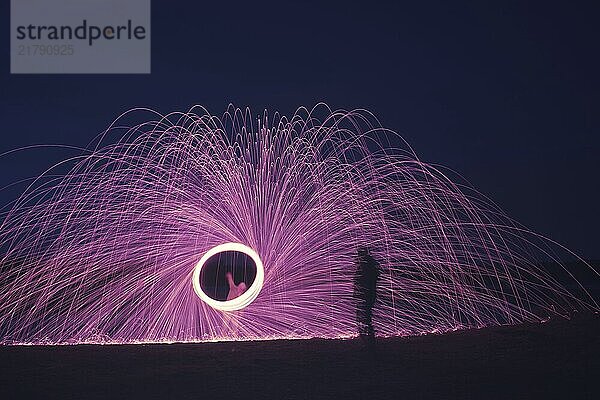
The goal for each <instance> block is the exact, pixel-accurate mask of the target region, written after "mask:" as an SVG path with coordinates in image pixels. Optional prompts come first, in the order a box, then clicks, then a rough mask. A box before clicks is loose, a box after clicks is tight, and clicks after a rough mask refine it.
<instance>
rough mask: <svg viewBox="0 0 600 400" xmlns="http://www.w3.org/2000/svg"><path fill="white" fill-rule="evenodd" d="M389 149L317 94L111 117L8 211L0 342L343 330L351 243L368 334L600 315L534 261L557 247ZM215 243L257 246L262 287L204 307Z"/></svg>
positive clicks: (369, 127) (349, 325)
mask: <svg viewBox="0 0 600 400" xmlns="http://www.w3.org/2000/svg"><path fill="white" fill-rule="evenodd" d="M146 113H152V114H151V115H152V117H150V119H151V120H150V121H148V120H147V119H146V121H147V122H144V123H141V124H140V123H129V124H128V123H127V121H129V120H131V119H133V118H140V117H144V118H148V117H147V114H146ZM138 120H139V119H138ZM123 125H125V126H127V127H126V128H124V127H123ZM114 135H118V139H117V140H114V139H111V138H112V137H114ZM111 141H112V142H111ZM387 143H403V142H402V141H401V139H400V137H399V136H398V135H397V134H395V133H393V132H390V131H388V130H385V129H383V128H381V127H380V126H379V124H378V123H377V121H376V119H375V118H374V117H373V116H372V115H371V114H369V113H368V112H366V111H352V112H346V111H336V112H332V111H331V110H330V109H329V108H327V107H326V106H325V105H319V106H317V107H315V108H314V109H313V110H310V111H309V110H307V109H303V108H301V109H299V110H298V111H297V112H296V114H295V115H294V116H292V117H291V118H286V117H284V116H281V115H279V114H275V115H272V116H270V115H269V114H267V113H265V114H264V115H263V116H262V118H259V119H257V118H256V117H255V116H254V117H253V116H252V114H251V113H250V111H248V110H246V111H241V110H239V109H234V108H233V107H230V108H229V109H228V111H227V112H226V113H225V114H224V116H223V117H221V118H218V117H214V116H212V115H210V114H209V113H208V112H206V110H204V109H202V108H200V107H195V108H193V109H192V110H190V111H189V112H187V113H172V114H169V115H167V116H162V115H158V114H157V113H153V112H150V111H149V110H133V111H130V112H128V113H126V114H125V115H123V116H121V117H120V118H119V119H117V121H116V122H115V123H114V124H113V125H112V126H111V127H110V128H109V129H108V130H107V131H106V132H105V133H104V134H103V135H102V137H101V138H99V140H98V142H97V143H96V144H95V146H93V148H91V149H90V150H88V151H87V152H86V153H85V154H83V155H82V156H80V157H78V158H75V159H73V160H70V162H72V165H71V167H70V170H69V172H68V173H66V174H62V175H59V176H57V175H56V174H54V175H53V174H52V172H51V171H50V172H49V173H47V174H44V175H42V176H41V177H39V178H38V179H37V180H35V182H34V183H33V184H32V185H31V186H30V187H29V188H28V189H27V190H26V191H25V193H24V194H23V195H22V196H21V197H20V198H19V199H18V201H17V202H16V203H15V204H14V205H13V206H12V208H11V209H10V210H9V211H8V212H6V213H5V215H4V218H3V221H2V225H1V231H0V245H1V248H2V251H3V255H2V270H1V277H0V278H1V281H2V284H3V290H2V291H1V292H0V341H1V342H2V343H83V342H101V343H124V342H131V343H136V342H163V341H201V340H218V339H232V340H236V339H264V338H277V337H284V338H290V337H348V336H352V335H354V334H355V332H356V322H355V306H354V302H353V283H352V282H353V275H354V269H355V255H356V252H357V249H359V248H364V247H366V248H368V249H370V251H371V253H372V254H373V255H374V257H375V258H376V259H377V260H378V262H379V263H380V265H381V276H380V281H379V288H378V300H377V304H376V306H375V311H374V312H375V314H374V320H375V326H376V329H377V332H378V334H380V335H414V334H421V333H425V332H443V331H448V330H455V329H461V328H468V327H482V326H488V325H495V324H507V323H508V324H510V323H518V322H522V321H536V320H540V319H543V318H546V317H547V316H549V315H552V314H568V313H570V312H571V311H572V310H574V309H577V310H582V309H587V310H592V311H597V310H598V304H597V303H596V302H595V300H594V299H593V298H592V297H591V296H590V295H589V294H588V293H587V291H585V289H584V288H583V287H581V285H578V282H577V279H576V277H575V276H573V275H571V272H570V271H566V270H564V269H560V268H559V269H558V270H554V272H552V273H551V272H549V270H547V269H545V268H543V266H542V264H541V263H540V262H539V260H542V259H548V260H552V259H556V257H557V255H556V254H557V252H561V251H565V252H566V250H565V249H563V248H562V247H561V246H559V245H557V244H555V243H553V242H551V241H550V240H548V239H544V238H542V237H540V236H538V235H535V234H534V233H531V232H529V231H527V230H526V229H524V228H523V227H521V226H520V225H518V224H517V223H515V222H513V221H512V220H511V219H509V218H508V217H507V216H505V215H504V214H503V213H502V212H501V211H500V210H499V209H498V208H497V207H495V206H494V205H493V203H491V202H490V201H489V200H487V199H485V197H484V196H482V195H480V194H478V193H477V192H476V191H474V190H473V189H472V188H470V187H469V186H468V185H466V184H459V183H456V182H459V181H461V180H460V179H458V178H456V179H455V178H452V180H451V179H449V178H448V177H447V175H446V174H445V173H444V172H442V170H441V169H439V168H435V167H433V166H432V165H428V164H426V163H424V162H421V161H420V160H419V159H418V158H417V156H416V155H415V154H414V153H413V151H412V150H411V149H410V147H409V146H408V145H404V147H403V148H397V146H396V147H393V146H389V145H387ZM224 244H230V245H228V246H234V248H233V250H235V249H247V251H246V253H247V255H249V256H250V257H254V256H256V257H255V258H254V260H255V261H256V260H258V262H259V263H260V268H258V271H257V277H256V279H255V283H256V282H257V281H258V282H259V284H260V285H259V284H256V285H255V287H254V289H252V290H250V289H249V290H248V291H247V292H246V293H244V295H242V296H240V298H239V299H240V300H239V301H238V302H237V303H230V302H213V303H214V304H211V301H210V299H207V298H204V299H203V296H202V294H203V291H202V289H201V288H200V285H199V283H197V280H198V279H199V278H198V274H199V273H200V272H198V271H199V269H201V268H202V265H203V262H204V261H203V262H202V263H201V262H200V260H202V258H203V257H204V256H205V255H206V254H207V253H208V252H210V251H211V249H215V248H217V246H220V245H224ZM231 244H233V245H231ZM235 246H242V247H239V248H238V247H235ZM230 250H231V249H230ZM216 251H217V252H218V250H216ZM243 251H245V250H243ZM207 257H208V256H207ZM205 258H206V257H205ZM591 271H592V273H593V276H594V278H595V279H597V278H598V275H597V273H596V271H593V270H591ZM588 272H589V271H588ZM194 274H197V275H196V276H194ZM251 288H252V286H251ZM195 289H196V290H195ZM244 296H245V297H244ZM236 300H237V299H236ZM223 304H224V306H223Z"/></svg>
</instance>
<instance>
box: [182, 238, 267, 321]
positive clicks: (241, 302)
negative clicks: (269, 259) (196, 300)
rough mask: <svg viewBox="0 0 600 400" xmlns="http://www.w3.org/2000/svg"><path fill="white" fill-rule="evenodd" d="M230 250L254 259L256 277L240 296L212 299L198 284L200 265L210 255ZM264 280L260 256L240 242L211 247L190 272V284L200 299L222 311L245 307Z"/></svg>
mask: <svg viewBox="0 0 600 400" xmlns="http://www.w3.org/2000/svg"><path fill="white" fill-rule="evenodd" d="M231 251H237V252H240V253H243V254H246V255H247V256H248V257H250V258H251V259H252V261H254V264H255V265H256V277H255V278H254V282H252V284H251V285H250V287H249V288H248V289H247V290H246V291H245V292H244V293H242V294H241V295H240V296H238V297H236V298H234V299H231V300H227V301H220V300H216V299H213V298H212V297H210V296H208V295H207V294H206V293H205V292H204V290H202V286H201V284H200V272H201V271H202V267H203V266H204V264H205V263H206V262H207V261H208V260H209V259H210V258H211V257H213V256H215V255H217V254H219V253H222V252H231ZM264 280H265V270H264V268H263V263H262V261H261V259H260V257H259V256H258V253H256V251H254V250H252V249H251V248H250V247H248V246H245V245H243V244H241V243H224V244H220V245H218V246H215V247H213V248H212V249H210V250H209V251H207V252H206V253H205V254H204V255H203V256H202V258H201V259H200V261H198V264H196V267H195V268H194V273H193V274H192V285H193V287H194V291H195V292H196V294H197V295H198V297H200V299H202V301H204V302H205V303H206V304H208V305H209V306H211V307H212V308H214V309H216V310H222V311H235V310H241V309H242V308H245V307H247V306H248V305H250V303H252V302H253V301H254V300H255V299H256V297H257V296H258V294H259V293H260V291H261V289H262V286H263V282H264Z"/></svg>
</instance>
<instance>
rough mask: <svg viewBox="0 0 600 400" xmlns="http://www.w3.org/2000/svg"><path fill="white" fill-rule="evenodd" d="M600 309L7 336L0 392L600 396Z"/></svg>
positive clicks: (0, 351) (8, 395) (67, 395)
mask: <svg viewBox="0 0 600 400" xmlns="http://www.w3.org/2000/svg"><path fill="white" fill-rule="evenodd" d="M599 328H600V318H598V317H597V316H586V317H581V316H579V317H575V318H574V319H572V320H570V321H566V320H557V321H551V322H548V323H545V324H536V325H521V326H512V327H495V328H487V329H481V330H471V331H462V332H455V333H450V334H445V335H427V336H422V337H411V338H392V339H381V340H379V341H378V342H377V344H376V353H375V354H371V353H369V352H368V351H367V350H365V349H364V348H362V346H361V344H360V342H359V341H358V340H293V341H291V340H277V341H264V342H226V343H203V344H173V345H145V346H140V345H137V346H136V345H128V346H96V345H81V346H56V347H52V346H23V347H21V346H14V347H10V346H3V347H0V398H2V399H15V398H32V399H33V398H35V399H46V398H59V399H109V398H111V399H112V398H123V399H138V398H139V399H149V398H156V399H167V398H173V399H187V398H194V399H216V398H245V399H254V398H276V399H288V398H302V399H314V398H336V399H354V398H357V399H380V398H409V399H412V398H440V399H448V398H460V399H468V398H474V399H489V398H502V399H516V398H523V399H530V398H544V399H547V398H568V399H574V398H578V399H597V398H600V360H599V358H598V356H599V355H600V352H599V349H600V346H599V344H600V341H599V340H598V332H599V330H598V329H599Z"/></svg>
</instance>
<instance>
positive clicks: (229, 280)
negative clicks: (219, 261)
mask: <svg viewBox="0 0 600 400" xmlns="http://www.w3.org/2000/svg"><path fill="white" fill-rule="evenodd" d="M225 277H226V278H227V283H228V284H229V289H231V288H232V287H235V282H234V281H233V276H231V272H228V273H226V274H225Z"/></svg>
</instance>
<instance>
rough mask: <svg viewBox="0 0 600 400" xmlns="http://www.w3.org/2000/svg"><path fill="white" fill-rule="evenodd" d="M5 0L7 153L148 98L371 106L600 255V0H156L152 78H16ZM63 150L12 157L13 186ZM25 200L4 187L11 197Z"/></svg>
mask: <svg viewBox="0 0 600 400" xmlns="http://www.w3.org/2000/svg"><path fill="white" fill-rule="evenodd" d="M8 3H9V2H8V1H3V2H2V5H1V6H0V7H1V8H0V13H1V15H2V19H3V32H4V35H3V40H2V41H1V46H2V54H4V62H3V63H1V64H0V68H2V70H1V71H0V118H1V119H2V131H1V137H2V140H1V141H0V152H4V151H6V150H10V149H13V148H16V147H21V146H27V145H30V144H40V143H63V144H72V145H85V144H87V143H88V142H89V141H90V140H91V139H92V138H93V137H94V136H95V135H96V134H97V133H99V132H100V131H102V130H103V129H104V128H106V126H107V125H108V124H109V123H110V122H111V121H112V120H113V119H114V118H115V117H116V116H118V115H119V114H120V113H121V112H123V111H125V110H127V109H129V108H132V107H136V106H145V107H150V108H154V109H156V110H158V111H160V112H163V113H166V112H169V111H175V110H179V111H184V110H187V109H188V108H189V107H190V106H192V105H194V104H201V105H204V106H205V107H207V108H208V109H209V110H210V111H211V112H212V113H214V114H221V113H222V112H223V111H224V109H225V107H226V106H227V104H228V103H230V102H232V103H234V104H235V105H237V106H250V107H251V108H252V109H253V110H254V111H255V112H256V113H258V112H260V111H262V110H263V109H264V108H268V109H269V110H279V111H281V112H283V113H287V114H289V113H292V112H293V111H294V110H295V109H296V108H297V107H298V106H301V105H305V106H309V107H310V106H312V105H314V104H315V103H316V102H318V101H325V102H327V103H328V104H329V105H330V106H331V107H332V108H346V109H352V108H367V109H369V110H371V111H373V112H374V113H375V114H376V115H377V116H378V117H379V119H380V121H381V122H382V123H383V125H384V126H386V127H388V128H391V129H393V130H396V131H398V132H400V133H401V134H402V135H403V136H404V137H405V139H406V140H407V141H408V142H409V143H411V145H412V146H413V147H414V149H415V150H416V152H417V153H418V154H419V155H420V157H421V158H422V159H423V160H425V161H429V162H433V163H439V164H443V165H445V166H448V167H450V168H452V169H454V170H456V171H457V172H459V173H460V174H462V175H463V176H464V177H465V178H467V179H468V180H469V181H470V182H471V183H472V184H473V185H474V186H475V187H476V188H478V189H479V190H481V191H482V192H483V193H485V194H486V195H488V196H489V197H491V198H492V199H493V200H495V201H496V202H497V203H498V204H499V205H500V206H501V207H502V208H503V209H504V210H505V211H507V212H508V214H509V215H510V216H512V217H513V218H515V219H517V220H519V221H520V222H522V223H523V224H525V225H526V226H528V227H529V228H531V229H533V230H535V231H537V232H539V233H542V234H545V235H548V236H550V237H552V238H553V239H555V240H557V241H559V242H561V243H563V244H565V245H566V246H568V247H569V248H571V249H572V250H574V251H576V252H578V253H579V254H580V255H582V256H584V257H586V258H600V249H599V248H598V246H597V243H598V239H599V237H600V235H599V234H598V227H599V226H600V215H599V213H598V211H597V202H598V197H599V195H600V184H599V180H598V172H599V171H600V168H599V167H600V160H599V157H598V151H599V150H600V137H599V134H600V115H599V113H598V106H599V104H600V97H599V96H600V90H599V89H600V85H599V79H598V71H600V60H599V56H598V54H599V52H598V50H599V49H598V47H599V46H598V38H599V37H600V32H599V28H598V26H599V24H598V21H599V13H598V9H595V8H594V9H593V8H591V7H592V6H589V7H581V6H574V5H571V4H570V3H563V5H562V6H558V5H557V6H552V5H548V4H546V3H544V2H540V3H539V4H538V5H530V4H526V3H527V2H523V1H518V2H510V3H511V4H510V5H483V4H480V3H483V2H476V1H474V2H462V3H463V4H462V5H460V6H457V5H455V4H450V3H454V2H440V3H439V4H435V3H429V2H411V3H410V5H400V4H389V5H380V4H377V3H378V2H374V1H370V2H364V3H362V4H360V3H358V2H345V3H340V4H337V5H334V4H332V5H323V4H320V3H321V2H315V3H314V4H312V5H310V4H308V3H307V2H283V1H282V2H281V3H280V4H278V5H270V6H262V5H260V4H259V3H258V2H246V5H234V4H233V3H231V2H223V3H225V4H224V5H222V6H219V5H217V4H216V3H217V2H212V3H213V4H207V3H208V2H204V1H199V2H185V4H182V3H183V2H174V1H160V2H159V1H154V2H153V8H152V74H151V75H139V76H135V75H79V76H78V75H60V76H52V75H13V76H11V75H10V74H9V6H8ZM354 3H356V4H354ZM393 3H396V2H393ZM397 3H400V2H397ZM413 3H418V4H413ZM445 3H448V4H445ZM591 3H592V2H590V4H591ZM64 156H65V154H64V153H60V152H56V151H49V150H44V151H42V150H32V151H28V152H25V153H20V154H19V155H14V156H10V157H3V158H0V168H2V174H1V176H0V185H1V186H4V185H6V184H9V183H11V182H14V181H16V180H18V179H21V178H24V177H31V176H33V175H36V174H38V173H40V172H42V171H43V170H44V168H45V167H47V166H49V165H50V164H52V163H54V162H56V161H58V160H59V159H61V158H63V157H64ZM14 195H15V193H14V192H13V191H3V192H0V202H1V203H2V204H5V203H6V202H8V201H9V200H10V199H11V198H12V196H14Z"/></svg>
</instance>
